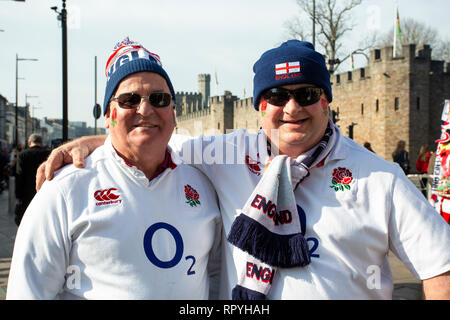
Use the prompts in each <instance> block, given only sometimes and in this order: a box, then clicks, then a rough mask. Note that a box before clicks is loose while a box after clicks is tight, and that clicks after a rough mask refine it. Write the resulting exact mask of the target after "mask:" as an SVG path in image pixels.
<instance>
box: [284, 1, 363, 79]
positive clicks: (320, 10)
mask: <svg viewBox="0 0 450 320" xmlns="http://www.w3.org/2000/svg"><path fill="white" fill-rule="evenodd" d="M296 1H297V4H298V6H299V7H300V8H301V10H303V11H304V12H305V13H306V14H307V16H308V17H309V18H310V21H304V20H302V19H301V18H300V17H295V18H294V19H293V20H291V21H288V22H287V23H286V24H285V28H286V30H287V32H288V34H289V36H290V37H293V38H296V39H300V40H308V41H310V39H311V38H312V36H311V35H312V32H309V31H307V30H312V27H311V25H312V19H313V18H315V22H316V24H317V27H318V28H317V31H316V34H317V42H318V44H319V45H320V46H321V47H322V48H323V50H324V51H325V54H326V58H327V59H328V62H329V70H330V73H333V72H334V71H335V70H336V69H337V68H338V67H339V64H341V63H342V62H343V61H345V60H346V59H347V58H349V57H350V55H347V56H345V57H343V56H342V55H341V54H340V49H341V48H342V39H343V37H344V35H345V34H346V33H347V32H348V31H351V30H352V28H353V27H354V24H353V22H352V19H351V16H350V12H351V11H352V9H354V8H355V7H356V6H358V5H360V4H361V2H362V0H347V1H346V2H345V3H344V1H342V0H340V1H339V3H340V4H341V5H339V6H338V5H337V4H336V3H337V1H336V0H316V1H315V17H314V8H313V1H311V0H296ZM343 3H344V4H343ZM365 49H367V48H362V49H358V50H355V51H354V52H353V53H354V54H357V53H362V52H363V51H364V50H365Z"/></svg>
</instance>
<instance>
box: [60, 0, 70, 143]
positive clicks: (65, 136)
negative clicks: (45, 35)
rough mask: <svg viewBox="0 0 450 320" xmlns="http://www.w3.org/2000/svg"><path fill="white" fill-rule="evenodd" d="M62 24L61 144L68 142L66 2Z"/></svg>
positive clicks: (62, 12)
mask: <svg viewBox="0 0 450 320" xmlns="http://www.w3.org/2000/svg"><path fill="white" fill-rule="evenodd" d="M61 23H62V55H63V56H62V60H63V61H62V65H63V70H62V73H63V74H62V77H63V79H62V80H63V136H62V139H63V142H65V141H67V140H68V126H69V120H68V117H67V10H66V0H63V8H62V10H61Z"/></svg>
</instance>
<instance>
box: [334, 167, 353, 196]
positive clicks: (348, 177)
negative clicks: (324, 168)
mask: <svg viewBox="0 0 450 320" xmlns="http://www.w3.org/2000/svg"><path fill="white" fill-rule="evenodd" d="M352 181H353V177H352V173H351V171H350V170H348V169H347V168H343V167H338V168H334V170H333V177H332V178H331V186H330V188H333V189H334V191H344V190H345V189H347V190H350V188H351V187H350V183H351V182H352Z"/></svg>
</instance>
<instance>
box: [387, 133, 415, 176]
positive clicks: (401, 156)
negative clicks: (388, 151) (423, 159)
mask: <svg viewBox="0 0 450 320" xmlns="http://www.w3.org/2000/svg"><path fill="white" fill-rule="evenodd" d="M392 160H393V161H394V162H396V163H398V165H399V166H400V168H402V169H403V172H404V173H405V175H408V174H409V171H410V169H411V166H410V164H409V159H408V151H406V142H405V141H403V140H400V141H398V142H397V147H396V148H395V151H394V152H393V153H392Z"/></svg>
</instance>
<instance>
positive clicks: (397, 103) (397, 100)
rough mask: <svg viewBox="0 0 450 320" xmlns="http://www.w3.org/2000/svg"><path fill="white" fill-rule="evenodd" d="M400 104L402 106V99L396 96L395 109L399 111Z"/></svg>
mask: <svg viewBox="0 0 450 320" xmlns="http://www.w3.org/2000/svg"><path fill="white" fill-rule="evenodd" d="M399 106H400V101H399V99H398V97H395V100H394V110H395V111H397V110H398V108H399Z"/></svg>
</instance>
